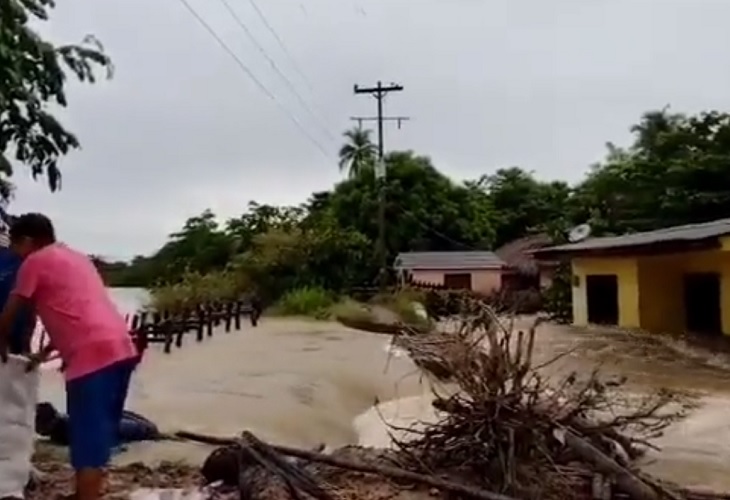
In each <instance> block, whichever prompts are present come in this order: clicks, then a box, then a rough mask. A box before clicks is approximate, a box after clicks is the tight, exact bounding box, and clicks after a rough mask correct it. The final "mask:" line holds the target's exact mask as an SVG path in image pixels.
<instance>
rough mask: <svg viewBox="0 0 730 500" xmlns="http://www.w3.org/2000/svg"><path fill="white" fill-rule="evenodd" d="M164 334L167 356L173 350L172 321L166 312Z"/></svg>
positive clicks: (164, 315)
mask: <svg viewBox="0 0 730 500" xmlns="http://www.w3.org/2000/svg"><path fill="white" fill-rule="evenodd" d="M161 326H162V333H163V335H164V339H165V354H170V351H171V350H172V320H171V319H170V313H169V312H167V311H165V312H164V313H163V316H162V325H161Z"/></svg>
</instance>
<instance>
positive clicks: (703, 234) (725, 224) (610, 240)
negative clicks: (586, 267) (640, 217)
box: [534, 219, 730, 254]
mask: <svg viewBox="0 0 730 500" xmlns="http://www.w3.org/2000/svg"><path fill="white" fill-rule="evenodd" d="M726 234H730V219H718V220H714V221H711V222H703V223H701V224H687V225H684V226H674V227H667V228H664V229H657V230H655V231H646V232H643V233H633V234H626V235H623V236H606V237H603V238H589V239H587V240H585V241H580V242H578V243H569V244H567V245H558V246H554V247H547V248H541V249H539V250H537V251H535V252H534V253H535V254H540V253H549V252H550V253H551V252H578V251H588V250H605V249H613V248H624V247H637V246H643V245H652V244H656V243H670V242H682V241H685V242H692V241H700V240H706V239H710V238H718V237H720V236H724V235H726Z"/></svg>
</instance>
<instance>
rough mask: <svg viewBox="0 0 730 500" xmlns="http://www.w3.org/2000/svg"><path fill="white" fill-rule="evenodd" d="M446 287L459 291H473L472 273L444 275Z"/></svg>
mask: <svg viewBox="0 0 730 500" xmlns="http://www.w3.org/2000/svg"><path fill="white" fill-rule="evenodd" d="M444 286H445V287H446V288H451V289H457V290H471V273H453V274H444Z"/></svg>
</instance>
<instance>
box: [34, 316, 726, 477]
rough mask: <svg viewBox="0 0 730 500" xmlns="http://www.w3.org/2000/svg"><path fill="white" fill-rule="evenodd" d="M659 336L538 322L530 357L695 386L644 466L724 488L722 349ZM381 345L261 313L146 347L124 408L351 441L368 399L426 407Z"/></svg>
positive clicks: (193, 449) (559, 369)
mask: <svg viewBox="0 0 730 500" xmlns="http://www.w3.org/2000/svg"><path fill="white" fill-rule="evenodd" d="M526 324H527V323H526V320H522V321H519V322H518V324H517V326H519V327H524V325H526ZM670 342H671V341H668V340H664V339H662V340H655V339H654V338H652V337H649V338H647V337H646V336H641V335H638V334H626V333H620V332H612V331H607V330H600V329H588V330H586V329H575V328H570V327H562V326H557V325H549V324H548V325H543V326H542V327H541V328H540V329H539V331H538V337H537V343H536V361H537V362H538V363H541V362H544V361H546V360H548V359H551V358H553V357H555V356H557V355H559V354H560V353H565V352H568V351H571V353H570V354H569V355H567V356H565V357H563V358H561V359H560V361H559V362H558V363H557V364H556V365H555V366H554V371H555V374H556V375H559V374H562V373H568V372H570V371H574V370H575V371H579V372H588V371H590V370H592V369H593V368H594V367H595V366H596V365H599V364H600V365H601V367H602V370H603V371H604V372H605V373H606V374H620V375H625V376H626V377H628V379H629V381H630V383H631V388H632V391H635V392H637V393H640V392H643V391H646V390H650V389H652V388H658V387H667V388H675V389H681V390H689V391H693V392H696V393H697V397H698V398H699V400H700V401H701V403H702V406H701V408H700V409H698V410H696V411H695V412H694V413H693V414H692V415H691V417H690V418H688V419H687V420H685V421H684V422H682V423H680V424H677V425H676V426H674V427H672V428H670V429H669V430H668V431H667V432H666V433H665V435H664V436H663V437H662V438H659V439H658V440H657V441H656V444H657V445H659V446H661V447H662V448H663V450H664V451H663V453H661V454H651V455H650V457H649V458H648V461H647V462H648V463H647V465H646V469H647V471H649V472H651V473H654V474H657V475H659V476H662V477H665V478H667V479H670V480H675V481H680V482H682V483H684V484H686V485H688V486H702V487H708V488H713V489H719V490H727V491H730V357H726V356H724V355H709V354H703V353H701V352H695V351H689V350H682V349H681V347H680V346H678V345H672V344H671V343H670ZM388 345H389V337H387V336H383V335H374V334H368V333H364V332H358V331H354V330H349V329H347V328H344V327H342V326H341V325H338V324H336V323H326V322H313V321H306V320H281V319H267V318H265V319H264V320H263V321H262V322H261V323H260V325H259V327H258V328H255V329H253V328H250V327H247V328H244V330H243V331H240V332H233V333H230V334H225V333H223V332H222V331H221V332H216V333H215V334H214V336H213V338H211V339H206V340H205V341H204V342H203V343H201V344H197V343H196V342H195V340H194V339H193V338H192V337H191V338H188V339H187V341H186V343H185V345H184V347H183V348H182V349H180V350H174V351H173V353H172V354H171V355H165V354H163V353H161V352H160V351H159V350H157V349H156V348H153V349H151V350H150V352H149V354H148V355H147V357H146V359H145V361H144V363H143V366H141V367H140V369H139V370H138V372H137V373H136V374H135V377H134V380H133V386H132V388H131V393H130V399H129V405H128V407H129V408H130V409H133V410H135V411H138V412H140V413H142V414H143V415H145V416H147V417H148V418H150V419H152V420H154V421H155V422H156V423H158V424H159V425H160V427H161V428H162V429H163V430H164V431H174V430H178V429H185V430H190V431H197V432H204V433H210V434H215V435H221V436H227V435H236V434H237V433H239V432H240V431H241V430H243V429H249V430H252V431H253V432H255V433H257V434H259V435H260V436H261V437H263V438H264V439H269V440H272V441H274V442H278V443H282V444H291V445H302V446H309V445H316V444H319V443H327V444H329V445H333V446H337V445H342V444H348V443H356V442H358V437H359V436H358V433H357V432H356V431H355V428H354V427H353V420H354V419H355V418H356V417H358V415H361V414H363V413H364V412H366V411H367V410H368V409H369V408H370V407H371V406H372V404H373V402H374V401H375V400H376V398H377V399H378V400H379V401H389V400H396V399H401V400H402V401H403V402H404V407H403V413H407V414H408V415H409V418H412V417H416V416H417V415H418V414H419V413H421V414H422V413H423V411H424V408H426V409H427V407H428V405H427V404H424V401H425V399H426V398H425V397H423V398H419V397H416V398H414V397H413V396H423V395H424V394H425V392H426V391H427V389H426V388H425V387H424V386H423V385H422V384H421V383H420V377H419V374H418V372H417V371H416V369H415V367H414V365H413V364H412V363H411V361H410V360H408V359H407V358H406V357H404V356H391V355H389V353H388V349H387V347H388ZM41 397H42V398H45V399H50V400H51V401H53V402H54V403H55V404H58V405H59V406H60V407H61V408H62V407H63V404H62V403H63V390H62V380H61V378H60V375H59V374H57V373H53V372H48V373H46V374H45V375H44V377H43V383H42V387H41ZM414 401H415V402H416V403H417V405H416V406H415V407H414V404H415V403H414ZM406 402H409V403H408V404H409V405H410V408H406V406H407V405H406ZM370 413H371V414H372V412H370ZM424 418H425V417H424ZM377 423H378V422H377V421H376V422H375V424H376V425H377ZM369 425H370V426H372V425H373V418H372V415H371V416H370V423H369ZM358 428H359V430H360V431H361V432H362V429H361V426H358ZM361 437H362V436H361ZM208 452H209V449H208V448H207V447H203V446H196V445H192V444H180V443H142V444H136V445H133V446H131V447H130V449H129V451H128V452H127V453H124V454H122V455H121V456H119V457H118V460H119V461H122V462H130V461H136V460H152V461H154V460H156V459H186V460H190V461H195V462H198V461H201V460H202V459H203V458H204V457H205V456H206V455H207V453H208Z"/></svg>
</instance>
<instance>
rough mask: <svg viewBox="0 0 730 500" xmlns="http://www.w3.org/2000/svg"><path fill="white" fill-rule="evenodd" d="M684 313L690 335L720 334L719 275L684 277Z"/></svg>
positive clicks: (701, 274)
mask: <svg viewBox="0 0 730 500" xmlns="http://www.w3.org/2000/svg"><path fill="white" fill-rule="evenodd" d="M684 312H685V318H686V325H685V326H686V328H687V330H688V331H689V332H691V333H701V334H708V335H719V334H721V333H722V308H721V307H720V275H719V274H717V273H693V274H685V275H684Z"/></svg>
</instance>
